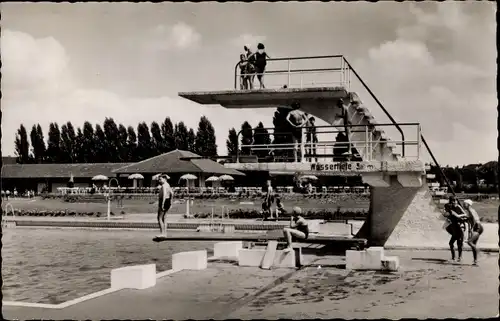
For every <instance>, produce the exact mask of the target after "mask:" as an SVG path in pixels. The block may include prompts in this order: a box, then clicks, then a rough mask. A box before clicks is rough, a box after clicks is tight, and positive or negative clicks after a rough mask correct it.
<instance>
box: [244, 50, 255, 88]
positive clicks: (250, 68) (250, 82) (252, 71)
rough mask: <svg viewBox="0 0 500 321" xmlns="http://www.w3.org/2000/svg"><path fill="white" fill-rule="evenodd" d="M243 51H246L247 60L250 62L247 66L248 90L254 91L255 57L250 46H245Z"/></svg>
mask: <svg viewBox="0 0 500 321" xmlns="http://www.w3.org/2000/svg"><path fill="white" fill-rule="evenodd" d="M243 49H244V50H245V55H246V60H247V62H248V64H247V75H248V78H247V82H248V88H247V89H253V82H254V80H255V56H254V54H253V53H252V50H250V47H249V46H248V45H247V46H244V47H243Z"/></svg>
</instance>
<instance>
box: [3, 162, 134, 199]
mask: <svg viewBox="0 0 500 321" xmlns="http://www.w3.org/2000/svg"><path fill="white" fill-rule="evenodd" d="M128 164H130V163H126V164H125V163H97V164H22V165H21V164H8V165H3V166H2V190H9V191H13V190H14V188H15V189H17V191H19V192H22V191H25V190H33V191H36V192H38V193H41V192H42V191H43V190H44V189H46V190H47V191H48V192H56V191H57V188H58V187H67V186H68V183H69V181H70V179H71V177H73V185H74V187H91V186H92V177H94V176H96V175H105V176H107V177H113V176H115V174H114V173H113V170H115V169H117V168H120V167H123V166H126V165H128ZM121 183H122V182H120V184H121ZM124 183H125V182H124Z"/></svg>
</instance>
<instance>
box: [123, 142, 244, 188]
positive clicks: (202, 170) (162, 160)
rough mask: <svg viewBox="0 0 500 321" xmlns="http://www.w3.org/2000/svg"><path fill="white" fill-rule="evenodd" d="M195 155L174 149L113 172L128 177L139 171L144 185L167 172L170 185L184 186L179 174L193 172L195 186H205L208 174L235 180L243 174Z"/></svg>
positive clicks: (152, 182) (149, 183) (149, 184)
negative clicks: (155, 176)
mask: <svg viewBox="0 0 500 321" xmlns="http://www.w3.org/2000/svg"><path fill="white" fill-rule="evenodd" d="M196 157H200V156H199V155H196V154H195V153H192V152H189V151H184V150H178V149H176V150H173V151H171V152H168V153H164V154H161V155H158V156H155V157H152V158H149V159H146V160H143V161H141V162H138V163H133V164H129V165H126V166H123V167H121V168H118V169H115V170H114V171H113V173H115V174H116V175H117V177H123V176H125V177H128V175H132V174H135V173H139V174H141V175H143V176H144V180H143V182H142V183H143V184H144V186H151V185H153V184H154V181H153V176H154V175H156V174H158V173H167V174H168V175H169V176H170V180H169V183H170V185H172V186H186V182H185V181H184V182H183V181H181V180H180V178H181V176H182V175H184V174H193V175H195V176H196V180H193V181H191V182H192V184H193V185H194V186H196V187H205V181H206V179H207V178H209V177H210V176H221V175H230V176H232V177H233V178H234V179H235V180H236V181H237V180H238V179H239V178H240V177H243V176H245V174H243V173H242V172H239V171H237V170H234V169H230V168H226V167H224V166H223V165H221V164H219V163H217V162H214V161H212V160H210V159H196ZM191 186H192V185H191Z"/></svg>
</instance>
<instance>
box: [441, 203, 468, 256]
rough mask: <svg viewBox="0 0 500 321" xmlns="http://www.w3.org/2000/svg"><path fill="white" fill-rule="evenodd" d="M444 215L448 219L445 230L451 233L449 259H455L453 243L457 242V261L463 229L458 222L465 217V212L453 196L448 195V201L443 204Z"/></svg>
mask: <svg viewBox="0 0 500 321" xmlns="http://www.w3.org/2000/svg"><path fill="white" fill-rule="evenodd" d="M445 210H446V212H445V217H446V218H447V219H448V220H449V224H448V225H447V226H446V231H447V232H448V233H449V234H450V235H451V238H450V242H449V245H450V251H451V260H452V261H454V260H455V249H454V244H455V241H456V242H457V248H458V260H457V261H458V262H460V261H461V260H462V247H463V243H464V231H463V230H462V228H461V226H460V224H461V223H462V222H463V220H464V219H466V218H467V214H465V213H464V210H463V209H462V207H461V206H460V205H459V204H458V203H457V200H456V198H455V197H454V196H450V198H449V203H448V204H446V205H445Z"/></svg>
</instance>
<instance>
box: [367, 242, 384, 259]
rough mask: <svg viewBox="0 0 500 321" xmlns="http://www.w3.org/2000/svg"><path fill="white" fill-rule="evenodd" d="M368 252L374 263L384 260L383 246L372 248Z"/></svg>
mask: <svg viewBox="0 0 500 321" xmlns="http://www.w3.org/2000/svg"><path fill="white" fill-rule="evenodd" d="M366 252H367V253H368V255H369V256H370V258H372V259H373V260H374V261H375V260H376V261H379V262H380V261H382V259H383V258H384V247H382V246H371V247H369V248H367V249H366Z"/></svg>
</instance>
